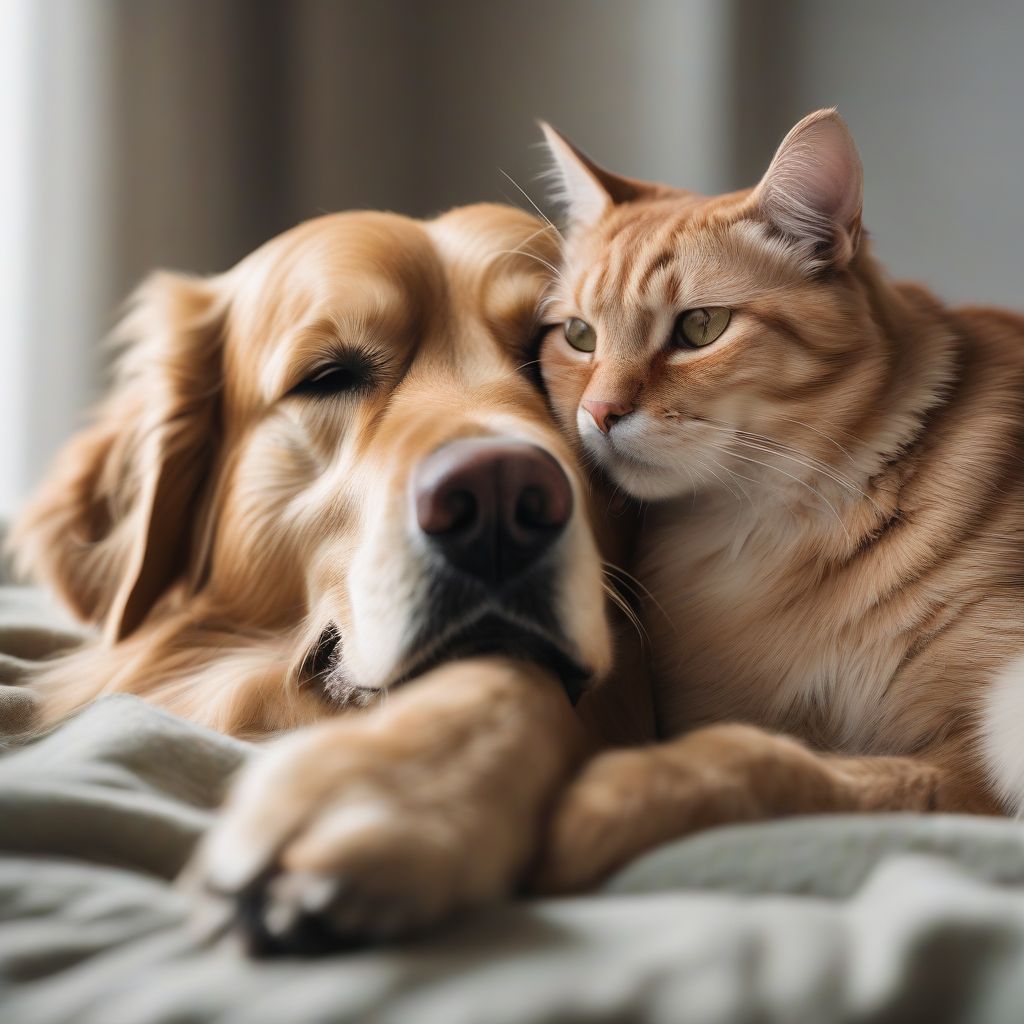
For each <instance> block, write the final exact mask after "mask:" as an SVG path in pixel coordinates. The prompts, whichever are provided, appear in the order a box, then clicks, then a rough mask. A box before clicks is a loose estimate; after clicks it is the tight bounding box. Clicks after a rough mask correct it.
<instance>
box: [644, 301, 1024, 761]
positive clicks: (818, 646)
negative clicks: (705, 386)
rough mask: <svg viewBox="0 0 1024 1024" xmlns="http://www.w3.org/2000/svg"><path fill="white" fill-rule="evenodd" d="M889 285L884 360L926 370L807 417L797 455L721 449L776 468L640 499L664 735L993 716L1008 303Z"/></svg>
mask: <svg viewBox="0 0 1024 1024" xmlns="http://www.w3.org/2000/svg"><path fill="white" fill-rule="evenodd" d="M891 299H892V300H894V301H897V302H907V301H912V302H914V303H915V305H916V306H917V308H918V309H919V310H921V311H923V312H924V315H923V316H922V319H923V320H924V323H923V324H922V325H921V326H922V328H923V329H921V330H919V331H914V332H912V333H911V334H909V335H904V336H903V337H901V338H900V339H898V343H899V345H900V350H901V351H900V356H901V359H902V360H905V361H906V362H914V361H919V365H921V364H923V365H929V366H931V367H936V366H940V365H945V367H946V369H945V372H943V373H942V374H941V375H938V376H939V381H940V382H941V383H939V382H936V381H927V382H921V383H920V384H919V386H917V387H908V388H907V393H906V394H905V396H900V397H901V398H903V401H894V406H895V407H894V408H892V409H889V410H885V409H883V408H881V407H875V408H874V409H873V412H874V413H875V414H876V415H877V420H876V422H875V424H874V426H875V428H876V429H874V430H868V431H864V432H856V431H853V430H846V429H842V428H840V429H839V430H836V429H835V428H834V427H830V426H829V424H827V423H825V422H819V423H818V424H816V425H815V426H816V428H817V429H819V430H821V431H822V432H823V434H826V435H828V437H827V438H826V437H825V436H822V437H819V438H818V442H819V443H818V444H817V445H812V444H810V443H809V439H808V438H805V439H804V442H803V444H800V445H799V447H797V445H793V447H794V448H797V450H798V452H800V453H806V454H793V453H790V452H786V453H785V455H783V454H781V453H780V454H777V455H776V454H773V452H772V448H771V446H770V445H768V444H764V443H758V442H750V443H751V444H752V445H757V446H756V447H746V446H745V445H744V446H741V447H740V449H739V452H740V454H742V455H745V456H747V457H750V458H754V459H757V460H758V461H762V462H766V463H768V462H772V463H773V464H774V465H775V466H776V467H777V468H779V469H781V470H783V471H784V472H785V473H788V474H791V475H792V477H793V478H796V479H790V478H787V477H784V476H782V475H781V474H778V473H777V472H773V471H764V472H763V475H761V478H760V479H757V481H756V482H755V481H754V479H747V480H744V479H739V478H735V477H733V478H731V479H730V478H726V480H727V482H728V483H729V484H730V485H731V487H732V490H730V489H729V487H728V486H723V487H722V488H721V489H720V490H717V491H715V492H712V493H711V494H705V495H697V496H684V497H680V498H677V499H672V500H668V501H665V502H660V503H656V504H654V505H652V506H651V507H650V508H649V510H648V512H647V516H646V521H645V529H644V531H643V533H642V535H641V541H640V551H639V555H638V561H637V565H636V568H635V573H636V575H637V576H638V577H639V579H640V580H641V581H642V582H643V584H644V585H645V586H646V587H647V588H648V589H649V590H650V591H651V593H652V595H653V599H654V600H653V601H652V602H650V603H649V604H648V608H647V616H646V626H647V629H648V632H649V633H650V635H651V639H652V645H651V646H652V650H653V657H654V662H655V672H654V679H655V685H656V689H657V706H658V712H659V723H660V725H661V728H662V730H663V731H664V732H665V733H667V734H677V733H679V732H681V731H683V730H684V729H689V728H693V727H694V726H699V725H704V724H707V723H708V722H714V721H723V720H740V721H747V722H756V723H758V724H759V725H763V726H765V727H768V728H772V729H777V730H780V731H784V732H788V733H794V734H796V735H799V736H802V737H804V738H806V739H808V740H809V741H811V742H812V743H814V744H815V745H816V746H819V747H822V748H824V749H829V750H838V751H843V752H846V753H851V754H868V753H874V754H878V753H885V754H908V753H916V752H919V751H921V750H923V749H926V748H928V747H929V746H933V745H935V744H936V743H943V742H945V741H946V740H948V739H949V737H950V736H952V735H958V734H961V733H963V732H964V731H965V730H966V731H968V732H971V731H975V732H977V730H978V729H981V730H982V732H983V733H984V734H985V735H988V734H995V733H997V732H998V731H999V730H1000V728H1001V726H1002V723H1001V722H999V721H998V720H997V719H998V713H997V715H996V716H993V717H992V718H991V720H989V717H990V716H989V712H988V706H989V701H988V699H987V698H988V692H987V687H988V684H989V683H990V682H992V681H993V680H994V679H995V678H996V677H998V676H999V675H1000V674H1001V673H1002V671H1003V670H1004V669H1005V670H1006V671H1007V672H1012V671H1013V663H1014V658H1015V656H1019V655H1021V654H1024V465H1022V463H1021V455H1022V453H1024V447H1022V446H1021V445H1020V441H1019V438H1020V433H1021V430H1022V425H1024V319H1021V318H1017V319H1016V322H1012V321H1011V320H1010V318H1005V319H1003V320H1000V319H998V318H990V317H988V316H987V315H986V314H984V313H976V312H971V311H964V312H960V311H943V310H941V309H940V308H939V307H938V306H937V305H932V304H931V303H930V302H927V301H926V300H925V298H924V296H923V295H922V294H921V293H920V292H919V291H918V290H917V289H913V290H908V291H903V290H900V289H894V290H893V294H892V296H891ZM892 372H893V373H894V375H895V374H901V373H902V372H903V371H902V370H901V369H900V368H899V366H898V365H897V364H894V365H893V368H892ZM908 376H909V374H908ZM894 390H895V389H894ZM901 425H903V429H900V426H901ZM810 433H811V434H812V436H813V431H812V432H810ZM865 434H866V435H867V436H864V435H865ZM954 434H955V435H958V436H956V437H955V439H954V437H953V435H954ZM833 436H834V437H835V438H836V439H837V444H839V445H841V449H840V448H839V447H837V446H836V445H834V444H832V442H831V441H830V440H829V439H828V438H831V437H833ZM1015 438H1016V439H1017V441H1016V449H1014V439H1015ZM894 441H895V442H896V443H895V444H894V443H893V442H894ZM944 441H945V443H944ZM766 449H767V450H766ZM795 460H801V461H804V462H805V463H809V462H811V460H814V462H815V463H817V462H819V461H820V463H821V468H820V469H819V467H818V466H815V468H814V469H810V468H808V466H807V465H806V464H805V465H801V464H800V462H798V461H795ZM748 466H749V468H748V469H747V471H746V473H745V475H746V476H747V477H750V478H754V477H755V476H757V475H758V474H762V468H761V467H758V466H755V465H754V464H753V463H750V464H748ZM825 467H828V468H827V469H826V468H825ZM831 474H835V478H832V476H831ZM723 476H724V473H723ZM773 476H778V480H776V481H773V480H772V477H773ZM798 480H799V481H802V482H799V483H798V482H797V481H798ZM840 480H841V481H842V482H840ZM812 488H813V490H812ZM861 492H863V493H861ZM1018 686H1019V687H1020V688H1021V690H1022V691H1024V672H1022V674H1021V677H1020V680H1019V683H1018ZM1016 729H1017V735H1018V737H1019V740H1020V742H1021V743H1022V744H1024V718H1022V719H1021V720H1020V721H1019V722H1017V723H1016ZM963 767H964V770H968V769H970V767H971V766H970V765H964V766H963ZM986 767H990V768H992V769H995V768H996V767H997V766H996V765H995V764H992V765H988V766H986Z"/></svg>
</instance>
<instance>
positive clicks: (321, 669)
mask: <svg viewBox="0 0 1024 1024" xmlns="http://www.w3.org/2000/svg"><path fill="white" fill-rule="evenodd" d="M342 642H343V641H342V636H341V632H340V631H339V629H338V627H337V626H336V625H335V624H334V623H329V624H328V625H327V627H326V628H325V629H324V630H323V632H322V633H321V634H320V637H319V638H318V640H317V642H316V644H314V646H313V648H312V649H311V650H310V651H309V652H308V653H307V655H306V659H305V661H304V662H303V673H304V675H305V677H306V678H307V680H312V679H315V680H317V682H318V685H319V686H320V687H321V688H322V690H323V692H324V696H325V697H326V698H327V699H328V700H330V701H332V702H333V703H337V704H343V705H359V706H365V705H367V704H370V703H372V702H373V700H374V699H375V698H376V697H379V696H381V695H382V694H384V693H386V692H387V691H389V690H393V689H395V688H397V687H399V686H403V685H405V684H406V683H408V682H410V681H411V680H413V679H415V678H417V677H418V676H421V675H424V674H425V673H427V672H429V671H430V670H431V669H434V668H437V667H438V666H440V665H443V664H444V663H445V662H448V661H457V660H459V659H462V658H472V657H480V656H482V655H488V654H497V655H502V656H504V657H507V658H514V659H516V660H522V661H530V662H533V663H534V664H537V665H541V666H542V667H544V668H546V669H548V670H550V671H551V672H552V673H554V674H555V675H556V676H557V677H558V679H559V681H560V682H561V684H562V688H563V689H564V691H565V693H566V696H567V697H568V698H569V700H570V701H571V702H572V703H573V704H575V703H576V702H577V701H578V700H579V698H580V696H581V695H582V694H583V691H584V690H585V689H586V686H587V683H588V681H589V680H590V678H591V677H592V675H593V672H592V671H591V670H590V669H589V668H588V667H587V666H586V665H584V664H583V662H582V661H581V660H580V658H579V657H578V656H577V655H576V654H575V653H573V652H572V651H571V650H570V649H569V646H568V644H566V643H565V642H564V641H561V640H559V639H558V638H556V637H555V636H554V635H552V633H550V632H549V631H548V630H547V629H546V628H544V627H543V626H541V625H539V624H537V623H535V622H533V621H531V620H525V619H520V618H519V617H518V616H511V615H509V614H505V613H502V612H499V611H494V610H490V609H489V610H486V611H484V612H483V613H482V614H480V615H477V616H476V617H474V618H471V619H468V620H463V621H462V622H460V623H458V624H457V625H455V626H453V627H451V628H449V629H447V630H445V631H442V632H441V633H440V634H438V635H435V638H434V639H433V640H432V641H431V642H427V643H422V642H421V643H420V644H418V645H417V649H416V651H415V653H413V654H411V655H410V656H408V657H407V658H405V659H404V660H403V662H402V663H401V665H400V666H399V668H398V671H397V672H396V673H395V675H394V677H393V678H392V679H391V680H390V681H389V682H387V683H386V684H384V685H381V686H361V685H359V684H358V683H357V682H355V681H354V680H352V679H351V678H350V677H349V676H348V675H347V674H346V673H345V671H344V669H343V667H342V662H341V658H340V650H341V645H342Z"/></svg>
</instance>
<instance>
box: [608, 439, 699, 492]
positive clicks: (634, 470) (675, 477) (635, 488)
mask: <svg viewBox="0 0 1024 1024" xmlns="http://www.w3.org/2000/svg"><path fill="white" fill-rule="evenodd" d="M598 461H599V463H600V465H601V468H602V469H603V470H604V473H605V475H606V476H607V477H608V478H609V479H610V480H611V481H612V482H613V483H614V484H616V485H617V486H618V487H621V488H622V490H623V491H625V492H626V494H628V495H629V496H630V497H631V498H636V499H637V500H638V501H667V500H669V499H670V498H679V497H682V496H684V495H689V494H692V493H693V491H694V481H693V480H692V479H691V480H680V478H679V472H678V470H672V469H668V468H666V467H665V466H657V465H654V464H652V463H649V462H642V461H641V460H639V459H636V458H633V457H632V456H629V455H622V454H620V453H617V452H612V451H609V450H607V449H606V450H605V451H603V452H601V453H600V455H599V456H598Z"/></svg>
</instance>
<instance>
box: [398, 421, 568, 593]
mask: <svg viewBox="0 0 1024 1024" xmlns="http://www.w3.org/2000/svg"><path fill="white" fill-rule="evenodd" d="M412 494H413V501H414V503H415V508H416V520H417V522H418V524H419V527H420V529H421V530H422V531H423V533H424V534H426V536H427V537H428V539H429V540H430V543H431V544H432V545H433V546H434V547H435V548H436V549H437V550H439V551H441V552H442V553H443V554H444V556H445V558H446V559H447V560H448V562H449V563H451V565H453V566H454V567H455V568H457V569H460V570H461V571H462V572H464V573H467V574H468V575H470V576H475V577H476V578H477V579H479V580H482V581H484V582H486V583H489V584H501V583H503V582H505V581H506V580H509V579H511V578H512V577H513V576H516V575H518V574H519V573H521V572H522V571H523V570H525V569H527V568H529V567H530V566H531V565H532V564H533V563H534V562H535V561H536V560H537V559H538V558H539V557H540V555H542V554H543V553H544V552H545V551H546V550H547V549H548V548H549V547H550V546H551V544H552V542H553V541H554V540H555V539H556V538H557V537H558V536H559V534H560V533H561V532H562V530H563V529H564V528H565V525H566V523H568V522H569V518H570V516H571V515H572V505H573V498H572V487H571V485H570V484H569V479H568V477H567V476H566V475H565V471H564V470H563V469H562V467H561V466H560V465H559V464H558V462H557V460H556V459H555V458H554V457H553V456H551V455H549V454H548V453H547V452H546V451H544V450H543V449H542V448H538V447H537V446H536V445H532V444H527V443H526V442H524V441H517V440H513V439H509V438H502V437H481V438H469V439H464V440H461V441H452V442H450V443H449V444H446V445H444V446H443V447H442V448H439V449H437V451H435V452H433V453H432V454H430V455H428V456H427V457H426V458H425V459H424V460H423V461H422V462H421V463H420V465H419V466H418V467H417V470H416V472H415V474H414V477H413V491H412Z"/></svg>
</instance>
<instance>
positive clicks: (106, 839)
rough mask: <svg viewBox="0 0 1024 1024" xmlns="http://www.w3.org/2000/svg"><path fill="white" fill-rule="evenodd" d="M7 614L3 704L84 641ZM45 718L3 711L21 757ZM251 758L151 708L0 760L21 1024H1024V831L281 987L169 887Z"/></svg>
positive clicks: (13, 978) (299, 976) (728, 860)
mask: <svg viewBox="0 0 1024 1024" xmlns="http://www.w3.org/2000/svg"><path fill="white" fill-rule="evenodd" d="M54 621H55V620H54V619H53V618H52V614H51V613H50V612H48V611H47V610H46V608H45V606H44V605H42V604H40V603H39V601H38V599H37V598H36V597H35V596H34V595H30V594H17V593H15V592H13V591H6V592H3V591H0V649H2V650H3V651H4V652H6V653H5V655H4V656H3V658H2V660H0V682H2V681H5V680H6V681H7V682H8V683H16V682H17V681H18V679H19V678H20V677H22V676H23V675H24V670H25V666H26V665H27V664H28V663H29V662H30V661H31V660H32V659H34V658H36V657H39V656H42V655H43V654H46V653H48V652H50V651H53V650H54V649H57V648H59V647H60V646H62V645H64V644H66V643H68V642H71V641H73V639H74V637H75V633H74V631H73V630H71V629H70V628H68V627H67V626H66V625H61V626H55V625H53V622H54ZM29 707H30V698H29V697H28V696H27V695H26V692H25V691H24V689H23V688H22V687H17V686H9V687H7V688H4V687H2V686H0V732H2V731H5V730H6V731H7V732H9V733H10V732H16V731H17V730H19V729H20V728H21V727H22V726H23V724H24V722H25V720H26V718H25V716H26V712H27V710H28V709H29ZM252 756H259V754H258V752H256V751H254V750H253V748H250V747H248V746H247V745H245V744H242V743H239V742H236V741H233V740H230V739H227V738H225V737H224V736H220V735H217V734H214V733H211V732H209V731H207V730H204V729H200V728H197V727H196V726H194V725H191V724H189V723H187V722H184V721H182V720H180V719H177V718H175V717H173V716H170V715H167V714H164V713H163V712H161V711H158V710H156V709H154V708H151V707H149V706H148V705H146V704H144V703H143V702H141V701H138V700H135V699H133V698H129V697H113V698H108V699H106V700H103V701H100V702H99V703H97V704H96V705H94V706H92V707H91V708H89V709H88V710H87V711H86V712H84V713H83V714H82V715H80V716H79V717H78V718H77V719H75V720H74V721H72V722H70V723H68V724H67V725H65V726H64V727H62V728H61V729H59V730H57V731H56V732H54V733H53V734H51V735H50V736H47V737H45V738H44V739H42V740H41V741H39V742H37V743H35V744H33V745H30V746H16V747H15V748H14V749H12V750H11V751H9V752H8V753H7V754H6V755H5V756H4V757H3V758H2V759H0V848H2V851H3V852H2V853H0V1022H2V1024H22V1022H25V1024H28V1022H36V1021H40V1022H43V1021H46V1022H57V1021H66V1022H68V1024H72V1022H73V1024H143V1022H158V1021H159V1022H168V1024H170V1022H172V1021H173V1022H182V1021H225V1022H227V1021H231V1022H234V1021H237V1022H245V1024H259V1022H263V1021H266V1022H268V1024H271V1022H272V1024H292V1022H295V1024H299V1022H313V1021H325V1022H326V1021H348V1020H352V1021H401V1022H420V1021H423V1022H427V1021H429V1022H439V1024H459V1022H486V1024H504V1022H510V1024H511V1022H532V1021H630V1020H644V1021H664V1022H666V1024H684V1022H704V1021H707V1022H726V1021H758V1022H761V1021H764V1022H768V1021H778V1022H785V1024H794V1022H802V1021H806V1022H813V1024H818V1022H826V1021H833V1020H835V1021H840V1020H843V1021H845V1020H856V1021H899V1022H903V1021H921V1022H927V1024H935V1022H939V1021H944V1020H957V1021H961V1020H962V1021H979V1022H988V1021H991V1022H1004V1021H1005V1022H1008V1024H1009V1022H1013V1024H1017V1022H1020V1021H1024V826H1022V825H1020V824H1018V823H1015V822H1010V821H1002V820H992V819H980V818H977V819H976V818H966V817H964V818H959V817H944V816H933V817H927V818H926V817H916V816H902V815H892V816H877V817H868V816H861V817H832V818H805V819H802V820H793V821H789V822H779V823H770V824H765V825H758V826H744V827H735V828H722V829H716V830H713V831H710V832H708V833H706V834H704V835H700V836H696V837H694V838H691V839H688V840H685V841H682V842H679V843H675V844H672V845H670V846H667V847H664V848H663V849H661V850H658V851H656V852H655V853H653V854H652V855H650V856H648V857H647V858H644V859H643V860H641V861H639V862H637V863H636V864H634V865H632V866H631V867H629V868H628V869H627V870H625V871H624V872H622V873H621V874H620V875H619V876H618V877H617V878H616V879H614V880H613V881H612V882H611V883H610V884H609V885H608V886H607V887H606V889H605V890H604V891H603V892H601V893H597V894H594V895H592V896H588V897H584V898H577V899H565V900H543V901H522V902H518V903H513V904H509V905H507V906H503V907H497V908H494V909H491V910H488V911H484V912H480V913H478V914H476V915H473V916H471V917H467V918H465V919H463V920H461V921H457V922H454V923H453V924H452V925H450V926H449V927H447V928H445V929H443V930H441V931H440V932H438V933H437V934H435V935H432V936H430V937H428V938H426V939H423V940H420V941H417V942H415V943H409V944H406V945H403V946H399V947H397V948H389V949H379V950H368V951H366V952H361V953H355V954H345V955H338V956H333V957H329V958H324V959H319V960H309V961H303V960H297V959H296V960H283V961H271V962H260V961H252V960H248V959H246V958H245V957H244V956H243V955H242V954H241V953H240V952H239V950H238V949H237V948H235V946H234V945H233V944H231V943H230V942H220V943H218V944H216V945H213V946H209V945H205V944H203V943H202V942H201V941H200V940H199V939H198V938H197V937H196V936H195V935H194V934H193V931H192V930H190V928H189V927H188V924H187V922H188V911H189V906H188V901H187V899H186V898H185V897H184V896H183V894H182V893H181V892H180V891H179V890H178V889H177V888H175V886H174V884H173V881H172V880H173V878H174V876H175V874H176V872H177V871H178V869H179V868H180V866H181V864H182V863H183V861H184V860H185V859H186V858H187V856H188V853H189V851H190V850H191V848H192V846H193V844H194V843H195V841H196V838H197V837H198V836H199V835H200V833H201V832H202V830H203V829H204V828H205V827H206V826H207V825H208V823H209V822H210V820H211V817H212V814H213V810H212V808H213V807H214V806H215V805H216V803H217V801H218V800H219V799H220V797H221V795H222V793H223V791H224V787H225V784H226V781H227V779H228V778H229V776H230V774H231V772H232V771H233V770H234V769H235V768H236V767H237V766H238V765H239V764H240V763H241V762H242V761H243V760H244V759H245V758H247V757H252Z"/></svg>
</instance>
